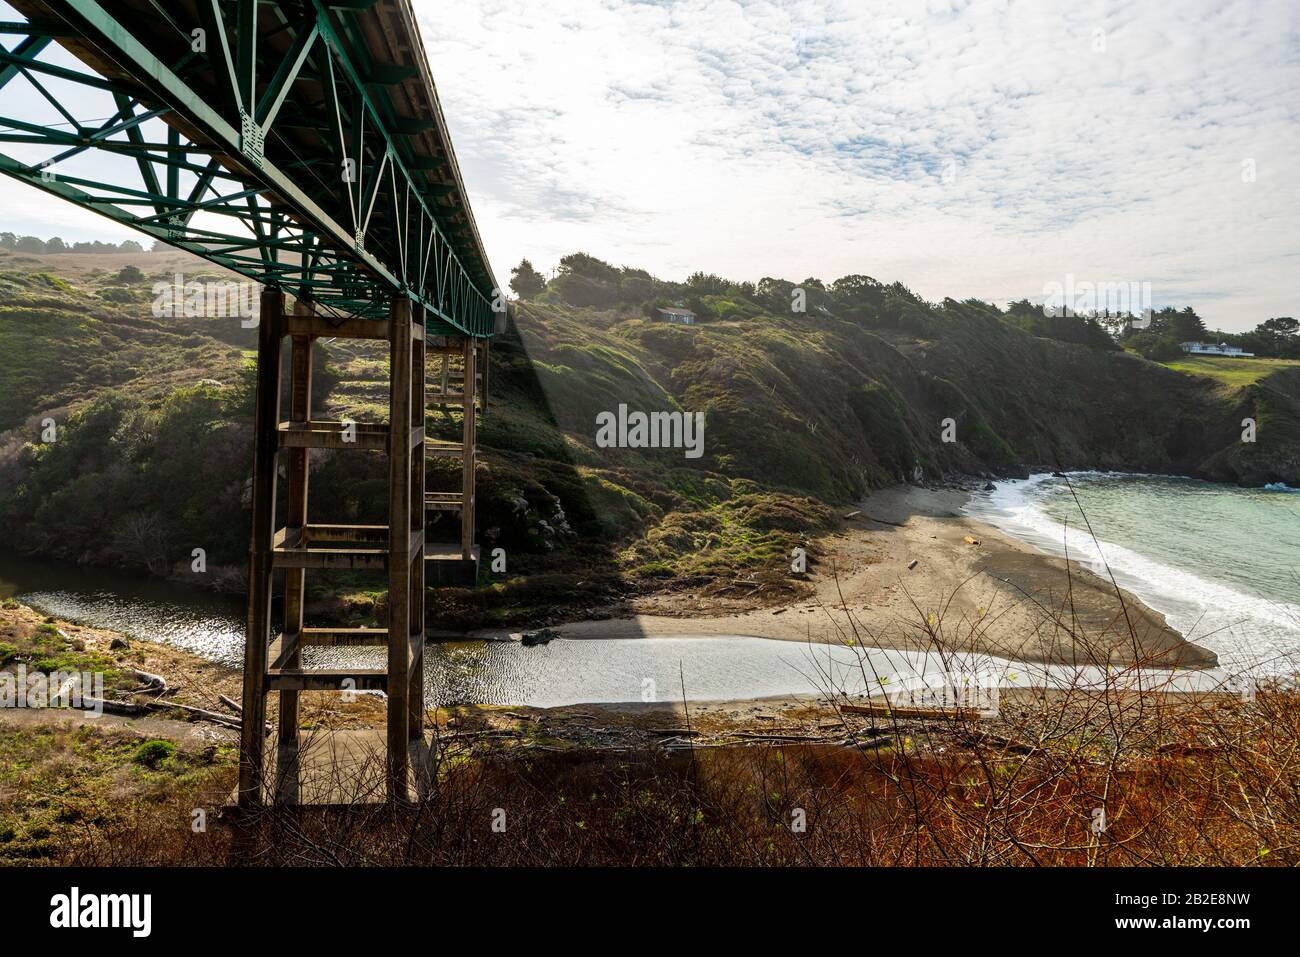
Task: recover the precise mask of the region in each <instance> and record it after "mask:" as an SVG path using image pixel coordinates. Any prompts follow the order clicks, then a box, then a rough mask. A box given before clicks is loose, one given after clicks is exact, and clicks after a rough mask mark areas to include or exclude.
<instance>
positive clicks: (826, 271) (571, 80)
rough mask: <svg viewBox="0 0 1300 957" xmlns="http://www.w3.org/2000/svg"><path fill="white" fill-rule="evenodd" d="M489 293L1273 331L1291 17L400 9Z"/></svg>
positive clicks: (1135, 6)
mask: <svg viewBox="0 0 1300 957" xmlns="http://www.w3.org/2000/svg"><path fill="white" fill-rule="evenodd" d="M416 9H417V12H418V13H419V15H420V18H421V29H422V31H423V35H424V38H425V42H426V46H427V48H428V50H429V56H430V60H431V62H432V64H433V72H434V76H435V78H436V79H437V82H438V84H439V92H440V95H441V97H442V99H443V106H444V109H445V111H446V113H447V116H448V120H449V122H450V123H451V125H452V133H453V136H454V141H455V143H456V145H457V151H458V155H459V157H460V162H461V166H462V169H463V171H464V174H465V177H466V180H467V183H468V186H469V189H470V192H471V195H472V197H473V201H474V207H475V212H476V215H477V216H478V219H479V223H480V227H481V229H482V232H483V234H484V237H485V241H486V242H487V244H488V247H489V253H490V254H491V256H492V258H493V261H494V265H495V266H496V269H497V272H498V273H499V274H500V275H501V276H502V278H503V279H504V277H505V276H506V275H507V274H508V270H509V267H510V266H511V265H513V264H514V263H515V262H517V261H518V260H519V259H520V258H521V257H522V256H529V257H530V258H532V259H533V260H534V262H535V263H536V264H538V265H539V266H543V267H546V266H551V265H553V264H554V262H555V261H556V260H557V259H558V257H559V256H561V255H563V254H565V253H567V252H572V251H574V250H578V249H581V250H585V251H588V252H591V253H592V254H594V255H598V256H601V257H603V258H606V259H609V260H611V261H613V262H615V263H619V264H628V265H637V266H642V267H645V268H648V269H650V270H651V271H653V272H655V273H656V274H658V275H663V276H665V277H675V278H680V277H682V276H684V275H685V274H686V273H687V272H689V271H692V270H695V269H704V270H707V271H712V272H718V273H721V274H724V275H727V276H730V277H734V278H745V279H757V278H759V277H761V276H764V275H776V276H783V277H786V278H790V279H795V280H799V279H802V278H804V277H806V276H819V277H821V278H823V279H827V280H829V279H833V278H835V277H836V276H839V275H842V274H844V273H848V272H864V273H868V274H870V275H873V276H876V277H877V278H880V279H886V280H892V279H900V280H902V281H903V282H905V283H907V284H908V285H909V286H911V287H912V288H913V289H915V290H916V291H917V292H919V293H921V294H922V295H924V296H926V297H927V298H931V299H940V298H942V297H944V296H954V297H957V298H964V297H967V296H978V297H980V298H985V299H992V300H995V301H1002V302H1005V301H1007V300H1009V299H1012V298H1019V297H1021V296H1028V297H1029V298H1031V299H1041V298H1042V297H1043V291H1044V287H1045V286H1047V285H1048V284H1049V283H1053V282H1055V283H1062V282H1064V281H1065V278H1066V276H1067V275H1073V276H1074V277H1075V279H1076V280H1077V281H1091V282H1121V281H1122V282H1150V283H1151V286H1152V291H1153V298H1154V300H1155V303H1156V305H1157V306H1158V305H1162V304H1165V303H1175V304H1178V305H1184V304H1191V305H1194V306H1195V307H1196V308H1197V309H1198V310H1199V311H1201V312H1202V314H1203V315H1205V316H1206V317H1207V319H1208V320H1209V322H1210V324H1211V326H1216V325H1217V326H1220V327H1222V328H1225V329H1240V328H1246V327H1249V326H1252V325H1254V324H1255V323H1257V322H1258V321H1260V320H1261V319H1263V318H1267V317H1268V316H1271V315H1292V314H1296V313H1297V312H1298V311H1300V306H1298V305H1297V304H1296V293H1295V287H1294V283H1293V282H1292V281H1291V280H1292V279H1293V277H1294V276H1295V274H1296V265H1297V258H1296V257H1297V252H1298V251H1300V243H1297V239H1300V225H1297V223H1298V214H1300V181H1298V180H1297V177H1296V176H1295V175H1294V167H1295V157H1296V156H1297V155H1300V124H1298V123H1297V119H1298V117H1297V114H1298V113H1300V96H1298V95H1297V94H1298V93H1300V43H1298V42H1297V40H1298V39H1300V36H1298V35H1300V29H1298V27H1300V14H1298V13H1297V11H1298V10H1300V7H1297V5H1296V4H1294V3H1292V2H1288V0H1275V2H1236V3H1234V2H1228V3H1223V2H1220V0H1175V2H1169V3H1161V4H1153V3H1123V2H1091V3H1089V2H1084V3H1067V2H1060V3H1044V2H1035V3H1023V2H1022V3H1017V2H1006V0H1003V2H999V0H989V2H959V0H952V2H930V3H925V4H923V3H917V2H912V3H896V2H881V3H877V2H863V0H851V2H844V3H834V2H832V3H824V2H823V3H811V2H790V3H785V2H753V3H740V2H731V3H727V2H715V0H686V2H673V3H645V2H618V0H481V2H478V3H468V2H467V3H458V4H454V5H452V4H439V5H438V6H437V9H436V11H435V10H434V9H433V8H429V9H425V5H423V4H419V3H417V4H416Z"/></svg>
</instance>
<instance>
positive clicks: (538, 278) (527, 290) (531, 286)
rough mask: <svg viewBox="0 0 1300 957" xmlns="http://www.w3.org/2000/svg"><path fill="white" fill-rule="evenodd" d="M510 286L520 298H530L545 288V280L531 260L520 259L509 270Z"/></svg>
mask: <svg viewBox="0 0 1300 957" xmlns="http://www.w3.org/2000/svg"><path fill="white" fill-rule="evenodd" d="M510 288H511V289H512V290H514V293H515V295H516V296H518V297H519V298H520V299H532V298H534V297H535V296H539V295H541V294H542V293H543V292H544V291H545V290H546V280H545V279H544V278H543V277H542V274H541V273H539V272H538V271H537V270H536V269H534V268H533V264H532V263H531V262H529V261H528V260H527V259H521V260H520V261H519V265H518V266H516V267H515V268H514V269H512V270H510Z"/></svg>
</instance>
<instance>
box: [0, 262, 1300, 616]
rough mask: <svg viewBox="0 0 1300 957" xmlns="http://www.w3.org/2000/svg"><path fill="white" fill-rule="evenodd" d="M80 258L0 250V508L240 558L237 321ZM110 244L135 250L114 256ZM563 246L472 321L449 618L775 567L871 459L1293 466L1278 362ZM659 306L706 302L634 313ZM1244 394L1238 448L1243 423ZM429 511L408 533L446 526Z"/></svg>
mask: <svg viewBox="0 0 1300 957" xmlns="http://www.w3.org/2000/svg"><path fill="white" fill-rule="evenodd" d="M96 258H97V257H91V256H86V257H75V256H69V257H61V256H51V255H46V256H40V257H35V256H25V257H23V256H10V257H8V258H0V348H3V350H4V351H3V355H4V356H5V359H4V361H3V362H2V363H0V376H3V379H2V380H0V386H2V388H0V396H2V397H3V398H2V399H0V430H8V431H5V432H4V433H3V435H0V509H2V512H0V514H2V516H3V517H2V519H0V522H2V526H3V527H2V528H0V531H3V532H4V534H5V535H6V536H7V538H8V541H9V542H10V543H11V544H12V545H14V546H17V547H19V548H24V549H28V550H32V551H39V552H42V553H47V554H52V555H56V556H59V557H64V558H69V559H77V560H84V561H94V562H104V563H112V564H119V565H137V566H145V567H148V568H150V569H152V570H154V571H160V570H165V569H166V568H167V567H169V565H170V564H171V563H173V562H178V561H187V560H188V556H189V554H190V550H191V549H192V548H193V547H196V546H201V547H204V548H205V549H207V551H208V557H209V561H210V562H212V563H214V564H220V563H229V564H231V565H238V564H240V563H241V562H242V559H243V554H244V549H245V548H246V541H245V536H246V530H247V527H248V517H247V515H246V513H245V510H246V507H247V496H246V480H247V472H248V466H249V462H250V461H251V452H250V449H249V422H250V419H251V403H250V399H251V395H250V386H251V375H250V370H249V365H248V358H249V354H248V349H249V348H250V347H251V346H252V344H253V334H254V333H253V331H252V330H248V329H244V328H243V327H242V325H241V323H240V322H239V321H238V319H237V318H233V317H229V318H221V317H212V318H203V317H200V318H191V319H155V318H153V316H152V315H151V310H150V302H151V300H152V295H151V292H150V289H151V286H152V284H153V283H154V282H157V281H160V280H163V279H170V278H171V276H172V275H173V274H174V273H175V272H177V271H182V272H184V273H185V274H186V279H190V278H195V277H196V276H201V275H202V274H204V273H205V272H210V270H208V268H207V267H204V266H203V265H202V264H200V263H198V262H197V261H195V260H186V259H185V258H183V257H182V258H177V255H176V254H142V255H136V256H135V257H134V261H133V262H132V263H120V264H119V263H116V262H114V263H105V265H103V266H96V265H95V264H94V263H93V262H92V260H94V259H96ZM98 258H100V259H110V258H111V259H114V260H116V259H118V258H120V257H118V256H112V257H98ZM19 259H23V260H26V261H23V262H19V261H18V260H19ZM65 260H66V262H65ZM593 264H594V265H593ZM130 265H135V266H136V267H137V268H138V269H139V270H140V275H138V276H137V275H134V274H131V273H126V274H124V273H122V272H121V269H122V267H123V266H130ZM581 265H582V268H583V269H585V270H586V272H585V273H584V274H582V275H578V274H577V273H576V272H575V270H574V269H569V270H567V271H566V270H562V271H561V275H560V276H559V277H558V278H557V279H556V280H554V281H553V282H552V283H551V284H550V287H549V288H548V289H547V290H546V291H545V292H544V293H542V294H541V296H539V297H538V298H537V300H535V301H530V302H523V303H520V304H518V308H517V310H516V322H515V324H514V325H513V326H512V328H511V329H510V331H509V332H508V333H507V334H506V335H505V336H503V337H500V338H499V340H498V341H497V342H496V343H494V345H493V350H492V355H493V366H492V399H493V401H492V408H491V410H490V413H489V414H488V415H487V416H486V418H484V420H483V421H482V423H481V426H480V433H479V438H480V447H481V449H482V450H483V465H482V466H481V472H480V475H479V521H480V526H479V539H480V541H481V542H482V543H483V544H484V545H485V546H486V547H489V548H490V547H495V546H497V545H501V546H503V547H505V548H506V549H507V551H508V553H509V555H510V566H509V567H510V574H509V575H508V576H506V577H505V578H504V580H494V582H493V583H491V584H490V587H489V588H487V589H484V590H480V591H479V592H473V593H471V592H463V593H462V592H451V593H448V596H447V597H446V600H444V601H441V602H440V603H439V607H440V608H442V609H443V612H444V614H445V615H446V616H447V617H448V620H449V621H450V622H451V623H454V622H456V621H462V620H465V619H466V618H467V617H473V618H475V619H476V620H482V619H483V618H484V617H488V618H493V617H495V618H497V619H499V620H509V619H511V618H512V617H514V616H517V615H520V614H527V613H528V611H529V609H532V608H540V607H544V606H554V605H556V604H559V603H563V602H565V601H571V602H574V603H585V602H592V601H598V600H600V599H602V598H605V597H608V596H610V595H612V594H617V593H621V592H625V591H626V590H628V589H637V588H641V587H652V586H658V585H661V584H662V583H663V582H665V581H669V580H671V581H673V582H675V583H677V584H678V585H683V586H686V585H689V586H690V587H692V588H696V587H700V588H719V589H724V588H726V587H731V585H734V584H735V583H736V582H737V581H750V580H751V579H752V576H755V575H758V576H760V577H761V576H763V575H771V576H773V577H779V578H781V579H782V580H783V581H785V583H786V586H785V587H788V584H789V582H788V576H785V575H783V574H779V573H780V572H783V571H784V564H783V557H784V556H785V555H787V554H788V551H789V549H790V547H792V546H793V545H795V544H801V543H803V544H807V543H808V542H809V541H811V539H812V538H813V537H815V536H816V534H817V533H819V532H821V531H824V530H826V529H828V528H830V527H832V526H833V525H834V521H835V520H834V518H833V514H832V509H833V508H834V507H835V506H837V505H842V504H843V503H846V502H850V501H853V500H855V499H856V498H858V497H860V496H861V495H862V494H863V493H864V492H866V491H867V490H869V489H871V488H876V487H881V486H884V485H889V484H893V483H896V482H899V481H935V480H942V479H944V478H945V477H949V476H957V475H981V476H988V477H991V476H994V475H1009V474H1023V473H1025V472H1026V471H1029V470H1034V469H1044V468H1051V469H1054V468H1111V469H1130V470H1140V471H1151V472H1166V473H1180V474H1189V475H1198V476H1202V477H1205V478H1209V479H1214V480H1218V481H1225V482H1242V483H1248V484H1261V483H1264V482H1271V481H1285V482H1288V483H1289V484H1296V483H1300V368H1296V367H1294V364H1285V363H1272V364H1270V365H1269V367H1268V369H1267V374H1263V373H1264V372H1265V366H1264V364H1262V363H1261V364H1259V365H1257V366H1256V365H1252V366H1251V367H1250V368H1251V371H1252V372H1253V371H1259V372H1260V373H1261V374H1260V375H1259V376H1257V377H1256V378H1255V379H1254V380H1252V381H1249V382H1225V381H1224V380H1223V378H1222V375H1220V376H1219V377H1218V378H1212V377H1208V376H1206V375H1201V374H1188V372H1185V371H1181V370H1180V369H1177V368H1168V367H1165V366H1162V365H1159V364H1157V363H1153V362H1149V361H1147V360H1145V359H1142V358H1140V357H1138V356H1135V355H1132V354H1129V353H1125V352H1123V351H1120V350H1117V349H1114V348H1113V347H1111V345H1110V343H1109V341H1108V340H1105V339H1104V337H1102V339H1101V340H1100V341H1098V339H1097V336H1096V335H1083V336H1079V335H1078V333H1079V330H1073V329H1061V330H1058V329H1056V328H1055V327H1049V328H1046V330H1044V329H1042V328H1039V327H1037V326H1033V325H1032V324H1030V325H1028V326H1026V324H1025V323H1024V322H1023V321H1022V320H1023V317H1009V316H1008V315H1006V314H1004V313H1002V312H1001V311H1000V310H999V309H997V308H996V307H994V306H991V305H988V304H985V303H981V302H976V301H966V302H957V301H954V300H946V301H945V302H943V303H941V304H929V303H925V302H923V301H921V300H920V299H918V298H917V297H915V296H913V295H912V294H911V293H910V292H908V291H907V290H906V289H904V288H902V287H900V286H897V285H895V286H890V287H884V286H880V285H879V284H876V283H875V281H874V280H869V279H867V278H866V277H846V279H845V280H840V281H839V282H837V283H836V284H834V285H833V286H832V287H830V291H827V290H826V288H825V287H822V286H820V284H818V285H817V286H815V287H811V289H812V292H813V293H814V295H813V298H812V299H811V300H810V303H811V305H812V308H810V309H808V310H807V311H805V312H794V311H791V310H790V309H789V305H788V304H789V303H790V302H791V299H790V294H789V292H790V288H791V287H792V284H788V283H786V284H781V283H779V282H777V281H774V280H764V283H760V284H759V286H758V287H757V288H755V287H752V286H748V285H744V284H742V285H740V286H736V285H733V284H727V283H725V282H724V281H722V280H717V279H716V277H703V278H704V280H706V281H705V282H703V283H700V282H698V281H696V280H694V279H693V284H692V285H685V284H671V283H662V282H659V281H656V280H653V279H651V278H650V277H649V276H648V275H646V274H644V273H641V272H640V271H636V270H616V269H614V268H613V267H609V266H607V265H605V264H602V263H599V262H598V261H595V260H590V259H589V258H583V259H582V261H581ZM850 280H851V281H850ZM810 282H815V281H810ZM846 290H847V291H846ZM663 302H680V303H684V304H689V305H691V306H692V307H693V308H695V309H697V311H699V313H700V315H701V318H702V320H704V321H701V322H700V323H698V324H697V325H694V326H689V327H687V326H677V325H670V324H666V323H663V322H659V321H655V320H653V319H651V318H648V316H649V314H650V309H649V307H651V306H653V305H654V304H655V303H663ZM575 303H582V304H575ZM1012 318H1015V319H1016V321H1011V319H1012ZM1044 331H1046V332H1047V333H1048V334H1052V335H1057V336H1058V337H1057V338H1045V337H1043V335H1042V333H1044ZM1083 331H1084V332H1087V333H1091V332H1094V331H1093V330H1083ZM1058 334H1059V335H1058ZM1071 337H1077V338H1081V339H1083V340H1084V341H1086V342H1090V343H1092V344H1080V343H1079V342H1076V341H1062V340H1063V339H1067V338H1071ZM1244 368H1245V366H1244V365H1242V364H1240V363H1234V366H1233V367H1232V369H1230V370H1226V371H1227V372H1229V373H1233V374H1236V373H1237V371H1238V369H1244ZM386 370H387V355H386V347H385V346H384V345H383V344H381V343H358V342H342V341H335V342H328V343H323V344H322V347H321V349H320V350H319V357H318V366H317V375H318V378H317V383H318V388H317V405H318V410H317V414H319V415H328V416H331V417H341V416H351V417H353V418H356V419H358V420H367V419H383V418H384V417H386V412H387V410H386V382H385V379H386ZM1189 371H1190V370H1189ZM1197 371H1198V372H1199V371H1201V370H1197ZM1220 371H1223V370H1220ZM430 373H431V375H436V369H431V370H430ZM620 405H624V406H627V407H628V409H629V410H631V411H643V412H647V413H649V412H663V411H682V412H686V413H696V412H699V413H703V415H704V422H705V433H704V446H703V449H704V451H703V455H702V456H701V457H699V458H688V457H686V455H685V454H684V450H683V449H681V448H672V449H667V448H643V449H632V448H598V447H597V445H596V441H595V435H596V421H597V416H598V415H599V414H600V413H603V412H614V411H615V410H617V409H618V407H619V406H620ZM47 414H48V415H53V416H54V417H55V418H57V419H59V420H60V421H63V422H64V425H63V427H62V430H61V432H60V437H59V440H58V442H57V443H55V444H54V445H49V444H41V443H40V442H39V428H37V425H38V423H39V421H40V419H41V418H42V417H44V416H45V415H47ZM1247 417H1253V418H1255V419H1256V420H1257V422H1258V441H1257V442H1256V443H1253V444H1249V443H1243V442H1242V441H1241V429H1242V427H1241V422H1242V420H1243V419H1244V418H1247ZM65 420H66V421H65ZM430 425H431V427H432V428H433V431H434V432H435V434H439V435H441V436H443V437H447V438H454V437H457V436H458V434H459V428H460V420H459V413H458V412H456V411H455V410H445V409H444V410H437V409H435V410H433V411H432V412H431V414H430ZM945 431H947V432H948V433H950V434H948V435H945ZM947 438H952V439H954V440H953V441H946V440H945V439H947ZM429 469H430V479H429V481H430V487H431V488H433V489H437V488H453V487H455V486H456V484H457V483H458V479H459V476H458V474H457V466H456V465H455V463H448V462H437V461H433V462H430V463H429ZM386 488H387V469H386V464H385V461H384V459H383V457H382V456H379V455H357V454H351V455H348V454H330V453H321V454H319V455H317V456H316V457H315V458H314V459H313V476H312V486H311V495H312V501H311V510H312V515H313V519H314V520H317V521H322V522H368V521H376V522H378V521H382V520H383V518H384V515H385V510H386V504H385V502H386ZM453 525H454V522H453V520H452V519H451V518H443V519H441V524H439V523H435V525H434V526H433V528H432V529H431V536H432V537H433V538H435V539H437V538H446V539H452V538H454V537H455V532H456V530H455V528H454V527H452V526H453ZM814 558H815V555H814ZM729 583H730V584H729ZM342 587H345V588H346V587H360V584H359V583H355V582H347V581H345V582H344V583H343V586H342Z"/></svg>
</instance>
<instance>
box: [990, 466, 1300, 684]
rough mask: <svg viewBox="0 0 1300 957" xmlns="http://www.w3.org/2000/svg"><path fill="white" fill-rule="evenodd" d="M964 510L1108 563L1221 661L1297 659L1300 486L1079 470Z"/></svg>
mask: <svg viewBox="0 0 1300 957" xmlns="http://www.w3.org/2000/svg"><path fill="white" fill-rule="evenodd" d="M1071 487H1072V488H1073V491H1072V490H1071ZM967 512H968V513H969V514H970V515H971V516H972V517H974V518H978V519H980V520H981V521H985V522H988V523H989V524H991V525H994V526H996V527H998V528H1000V529H1002V530H1003V531H1006V532H1008V533H1009V534H1011V535H1014V536H1015V537H1017V538H1019V539H1021V540H1022V541H1025V542H1028V543H1030V544H1032V545H1035V546H1036V547H1038V548H1040V549H1042V550H1044V551H1047V552H1049V553H1051V554H1054V555H1065V554H1066V553H1067V552H1068V554H1069V555H1070V557H1071V558H1073V559H1077V560H1079V561H1081V562H1083V563H1084V564H1086V565H1087V566H1088V567H1090V568H1091V569H1092V570H1093V571H1097V572H1099V573H1102V574H1105V572H1106V568H1107V566H1109V569H1110V571H1111V572H1112V573H1113V574H1114V576H1115V578H1116V580H1117V581H1118V582H1119V584H1120V585H1121V586H1123V587H1124V588H1127V589H1128V590H1130V591H1132V592H1133V593H1134V594H1136V595H1137V596H1138V597H1140V598H1141V599H1142V600H1143V601H1144V602H1146V603H1147V604H1148V605H1150V606H1151V607H1152V608H1154V609H1156V610H1157V611H1160V612H1162V613H1164V615H1165V617H1166V619H1167V620H1168V622H1169V624H1170V625H1171V626H1172V627H1174V628H1176V629H1178V630H1179V631H1180V632H1182V633H1183V634H1184V635H1185V636H1187V637H1188V638H1190V639H1191V640H1192V641H1195V642H1197V643H1198V644H1200V645H1203V646H1205V647H1207V648H1209V649H1211V650H1212V651H1215V652H1217V653H1218V654H1219V659H1220V662H1221V664H1224V665H1225V666H1228V667H1232V668H1251V669H1258V670H1264V671H1269V672H1290V671H1292V670H1296V669H1298V668H1300V493H1297V492H1295V491H1292V490H1288V489H1285V488H1277V489H1273V488H1269V489H1243V488H1237V487H1236V486H1228V485H1217V484H1215V483H1212V482H1202V481H1198V480H1196V479H1185V478H1172V477H1167V476H1155V475H1118V474H1109V473H1095V472H1085V473H1075V474H1071V475H1070V477H1069V481H1068V482H1067V481H1066V480H1065V479H1064V478H1055V477H1052V476H1050V475H1035V476H1032V477H1031V478H1029V479H1028V480H1024V481H1008V482H999V483H997V487H996V489H995V490H994V491H992V492H981V493H978V494H977V495H976V496H974V497H973V498H972V500H971V502H970V503H969V504H968V505H967ZM1085 517H1086V524H1085ZM1089 526H1091V533H1090V532H1089ZM1094 536H1095V538H1096V541H1095V542H1094V540H1093V537H1094Z"/></svg>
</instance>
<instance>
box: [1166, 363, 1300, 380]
mask: <svg viewBox="0 0 1300 957" xmlns="http://www.w3.org/2000/svg"><path fill="white" fill-rule="evenodd" d="M1164 365H1165V366H1167V367H1168V368H1170V369H1176V370H1178V371H1179V372H1186V373H1189V374H1190V375H1204V376H1209V377H1210V378H1211V379H1216V380H1218V381H1219V382H1222V383H1223V384H1224V385H1231V386H1243V385H1252V384H1253V383H1256V382H1259V381H1260V380H1261V379H1266V378H1268V377H1270V376H1272V375H1273V373H1275V372H1286V371H1288V370H1292V369H1300V361H1298V360H1295V359H1227V358H1224V357H1223V356H1192V355H1189V356H1187V357H1185V358H1183V359H1176V360H1175V361H1173V362H1166V363H1164Z"/></svg>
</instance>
